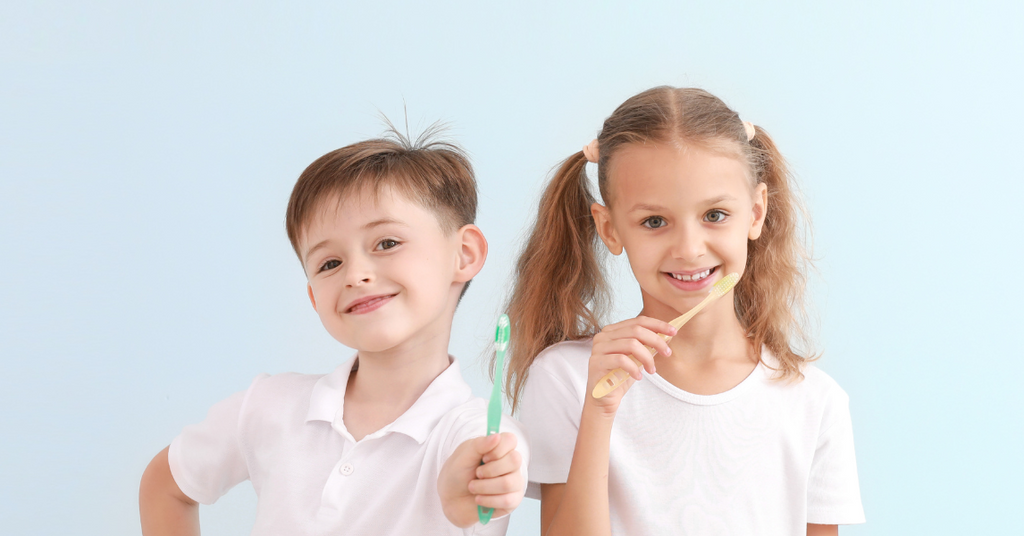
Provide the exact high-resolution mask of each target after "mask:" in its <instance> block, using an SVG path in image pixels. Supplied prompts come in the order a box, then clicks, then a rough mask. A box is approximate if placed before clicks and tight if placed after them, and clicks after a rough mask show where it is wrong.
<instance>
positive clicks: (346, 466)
mask: <svg viewBox="0 0 1024 536" xmlns="http://www.w3.org/2000/svg"><path fill="white" fill-rule="evenodd" d="M355 470H356V468H355V467H353V466H352V464H351V463H343V464H341V467H338V472H339V473H341V474H343V475H345V476H348V475H351V474H352V472H353V471H355Z"/></svg>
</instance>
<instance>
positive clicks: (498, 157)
mask: <svg viewBox="0 0 1024 536" xmlns="http://www.w3.org/2000/svg"><path fill="white" fill-rule="evenodd" d="M144 4H147V3H140V2H120V3H116V2H32V3H31V4H29V3H27V2H22V3H14V2H5V3H4V4H3V6H2V7H0V102H2V105H0V114H2V115H0V304H2V311H3V313H2V315H3V316H2V322H0V358H2V373H0V407H2V414H0V430H2V432H0V442H2V443H0V520H2V521H0V524H2V525H3V532H4V533H7V534H97V535H99V534H104V535H106V534H133V533H138V532H139V525H138V523H139V522H138V506H137V489H138V482H139V477H140V476H141V474H142V471H143V469H144V467H145V466H146V464H147V463H148V461H149V459H150V458H151V457H152V456H153V455H154V454H155V453H156V452H157V451H159V450H160V449H161V448H163V447H164V446H165V445H167V444H168V443H169V442H170V440H171V439H172V438H173V437H174V436H175V435H176V434H177V433H178V431H179V430H180V429H181V428H182V426H184V425H185V424H188V423H191V422H195V421H198V420H200V419H202V418H203V416H204V415H205V412H206V410H207V408H208V407H209V406H210V405H211V404H213V403H214V402H216V401H218V400H220V399H222V398H224V397H226V396H227V395H229V394H230V393H232V392H234V391H237V390H240V389H243V388H245V387H246V386H247V385H248V384H249V381H250V380H251V379H252V378H253V377H254V376H255V375H256V374H258V373H260V372H271V373H274V372H281V371H287V370H296V371H302V372H326V371H329V370H331V369H333V367H334V366H336V365H337V364H338V363H339V362H340V361H342V360H343V359H345V358H347V357H348V356H349V353H350V352H349V351H348V350H347V349H344V348H341V347H339V345H338V344H337V343H335V342H334V341H333V340H332V339H331V338H330V337H329V336H328V335H327V334H326V333H325V331H324V330H323V328H322V327H321V326H320V324H319V322H318V320H317V317H316V316H315V314H314V313H313V311H312V309H311V308H310V306H309V304H308V301H307V299H306V296H305V291H304V278H303V275H302V272H301V270H300V268H299V265H298V262H297V261H296V259H295V258H294V257H293V254H292V252H291V250H290V247H289V244H288V241H287V239H286V237H285V233H284V226H283V220H284V210H285V205H286V202H287V197H288V194H289V192H290V189H291V187H292V185H293V183H294V180H295V178H296V177H297V176H298V174H299V173H300V172H301V171H302V169H303V168H304V167H305V166H306V165H307V164H308V163H310V162H311V161H312V160H313V159H315V158H316V157H318V156H320V155H321V154H323V153H325V152H327V151H328V150H331V149H334V148H337V147H339V146H342V145H345V144H348V143H351V142H354V141H356V140H359V139H362V138H366V137H369V136H373V135H376V134H378V133H380V132H381V130H382V126H381V122H380V120H379V119H378V117H377V113H378V112H377V110H378V109H379V110H381V111H383V112H384V113H386V114H387V115H388V116H390V117H391V118H392V119H395V120H396V121H400V120H401V118H402V104H403V101H404V102H406V103H407V104H408V109H409V117H410V123H411V126H412V128H413V130H414V131H415V130H418V129H422V128H423V127H424V126H426V125H427V124H429V123H430V122H432V121H434V120H438V119H441V120H445V121H450V122H451V123H452V124H453V125H454V128H453V130H452V134H453V135H454V136H455V137H456V138H457V140H458V141H460V142H461V143H462V144H463V145H464V146H465V147H466V148H467V149H468V151H469V152H470V153H471V155H472V158H473V160H474V163H475V165H476V170H477V173H478V177H479V182H480V190H481V204H480V217H479V225H480V227H481V228H482V229H483V230H484V232H485V233H486V235H487V237H488V238H489V240H490V245H491V255H490V258H489V260H488V262H487V266H486V267H485V268H484V270H483V272H482V273H481V274H480V276H479V277H478V278H477V280H476V282H475V283H474V285H473V288H472V289H471V290H470V292H469V294H468V295H467V296H466V299H465V301H464V302H463V305H462V306H461V308H460V310H459V312H458V314H457V316H456V319H455V331H454V340H453V341H452V352H453V353H454V354H456V355H458V356H461V358H462V359H463V361H464V363H465V365H466V370H465V374H466V375H467V377H468V379H469V381H470V382H471V384H472V385H473V387H474V390H475V392H476V393H478V394H484V393H485V392H486V390H487V388H488V385H489V384H488V382H487V381H486V379H485V375H484V373H483V370H484V369H483V367H482V365H481V364H480V363H481V361H480V356H481V354H482V353H483V351H484V349H485V348H486V346H487V343H488V339H489V337H490V334H491V333H493V331H492V329H493V327H492V326H493V321H494V319H495V318H496V316H497V313H498V309H499V307H500V304H501V296H502V295H503V293H504V292H505V290H506V288H507V284H508V281H509V271H510V267H511V263H512V259H513V258H514V254H515V251H516V249H517V247H518V243H519V242H518V241H519V240H520V239H521V237H522V236H523V233H524V231H525V229H526V226H527V223H528V221H529V219H530V218H531V216H532V213H533V211H534V209H535V204H536V200H537V198H538V196H539V191H540V188H541V187H542V184H543V181H544V179H545V176H546V175H547V174H548V172H549V171H550V169H551V167H552V166H554V165H555V164H556V163H557V162H558V161H559V160H561V159H562V158H564V157H566V156H568V155H569V154H570V153H572V152H574V151H576V150H578V149H579V148H580V147H582V146H583V145H584V144H585V143H587V142H588V141H590V140H591V139H592V138H593V137H594V134H595V133H596V131H597V129H598V128H599V127H600V125H601V122H602V121H603V119H604V118H605V117H606V116H607V115H608V114H609V113H611V111H612V110H613V109H614V107H615V106H617V105H618V104H619V103H620V102H621V101H622V100H624V99H625V98H627V97H628V96H630V95H632V94H634V93H636V92H637V91H640V90H642V89H645V88H647V87H650V86H653V85H659V84H672V85H682V86H686V85H696V86H701V87H704V88H706V89H708V90H710V91H712V92H713V93H715V94H717V95H719V96H720V97H722V98H723V99H724V100H725V101H726V102H727V103H729V104H730V105H731V106H733V107H734V108H735V109H736V110H738V111H739V112H740V114H741V115H742V116H743V117H744V118H745V119H748V120H751V121H754V122H755V123H757V124H758V125H762V126H764V127H765V128H767V129H768V130H769V131H770V132H771V134H772V135H773V136H774V138H775V140H776V141H777V143H778V145H779V146H780V147H781V149H782V151H783V153H784V154H785V155H787V157H788V158H789V159H790V161H791V162H792V164H793V168H794V169H795V171H796V173H797V175H798V178H799V180H800V183H801V185H802V187H803V190H804V193H805V196H806V198H807V203H808V206H809V208H810V210H811V213H812V215H813V219H814V238H815V246H816V248H815V254H816V256H817V258H818V259H819V263H818V267H819V272H818V273H817V274H816V275H815V276H814V282H813V285H812V290H813V301H814V303H815V305H816V312H817V314H818V317H819V318H820V319H821V321H820V329H819V330H818V333H819V341H820V343H821V347H822V348H823V349H824V351H825V357H824V358H823V359H822V360H821V361H820V366H821V367H822V368H824V369H825V370H826V371H827V372H828V373H829V374H831V375H832V376H833V377H835V378H836V379H837V380H838V381H839V383H840V384H841V385H842V386H843V387H844V388H845V389H846V391H847V392H848V393H849V394H850V397H851V400H852V401H851V410H852V413H853V419H854V427H855V433H856V440H857V455H858V463H859V468H860V477H861V489H862V495H863V500H864V507H865V510H866V513H867V518H868V524H867V525H864V526H858V527H853V528H848V529H843V530H842V532H843V533H846V534H908V533H914V534H965V533H986V532H1000V531H1004V530H1006V529H1008V528H1010V530H1013V529H1012V527H1013V526H1019V515H1013V512H1019V511H1020V508H1021V506H1020V504H1021V501H1022V499H1024V493H1022V491H1021V490H1022V486H1021V480H1022V478H1024V462H1022V457H1021V452H1024V431H1022V430H1024V415H1022V413H1024V412H1022V408H1024V395H1022V393H1024V389H1021V379H1022V376H1024V365H1022V363H1021V358H1022V353H1024V352H1022V350H1021V348H1022V345H1021V342H1020V337H1019V335H1017V336H1015V335H1014V334H1015V333H1020V330H1019V324H1020V323H1021V321H1022V320H1024V315H1022V314H1021V312H1020V308H1019V307H1020V304H1021V302H1022V299H1024V285H1022V283H1021V278H1020V277H1019V275H1018V273H1017V271H1018V269H1019V268H1020V266H1021V261H1022V244H1024V241H1022V240H1021V238H1020V231H1019V230H1018V229H1019V225H1020V222H1021V201H1022V197H1024V186H1022V180H1024V173H1022V171H1024V163H1022V162H1024V160H1022V158H1021V149H1020V147H1021V144H1022V139H1024V123H1022V116H1024V105H1022V99H1021V95H1024V77H1022V75H1021V74H1020V71H1021V68H1022V67H1024V61H1022V59H1024V54H1022V51H1024V38H1022V35H1024V8H1022V5H1024V4H1022V3H1021V2H1016V1H1005V2H972V3H970V5H966V4H967V3H962V4H965V5H957V4H953V3H944V4H937V3H934V2H908V1H902V2H891V1H875V2H842V3H838V2H833V3H827V5H826V3H812V2H808V3H804V4H792V3H791V4H786V5H771V6H770V5H766V3H765V2H756V1H749V2H716V3H713V5H711V4H712V3H708V4H709V5H705V6H700V5H691V3H687V2H663V3H652V2H623V3H609V2H593V1H592V2H583V3H575V4H573V5H564V6H561V7H553V6H550V5H548V3H547V2H526V3H515V4H513V3H502V4H487V5H485V4H484V3H480V2H464V3H453V4H446V5H437V4H435V3H428V2H408V3H395V2H358V3H357V2H351V3H341V2H327V3H299V4H296V3H287V4H286V3H280V4H270V3H262V2H261V3H251V2H234V3H221V4H220V5H217V6H212V5H208V4H209V3H207V2H193V3H185V2H175V3H168V5H165V6H162V7H161V6H151V5H144ZM371 4H372V5H371ZM618 268H619V276H618V278H617V283H616V286H617V289H618V290H619V300H618V302H617V304H618V306H617V309H616V316H617V317H618V318H624V317H626V316H629V315H633V314H635V312H636V311H637V307H638V304H639V298H638V296H637V295H636V294H637V293H636V290H635V283H634V282H632V280H631V279H630V277H629V275H628V271H626V270H624V269H622V265H621V264H620V265H619V266H618ZM1015 329H1016V330H1017V331H1016V332H1015V331H1014V330H1015ZM765 491H766V493H767V492H770V490H765ZM254 499H255V495H254V494H253V492H252V488H251V486H249V485H248V484H246V485H243V486H239V487H238V488H236V490H234V491H232V492H231V493H230V494H229V495H228V496H226V497H225V498H224V499H222V500H221V502H219V503H218V504H216V505H214V506H213V507H204V508H203V509H202V522H203V529H204V533H205V534H247V533H248V530H249V528H250V527H251V526H252V519H253V513H254V502H255V500H254ZM538 510H539V509H538V506H537V503H536V502H535V501H526V502H524V505H523V506H522V507H521V509H520V510H519V511H518V512H517V513H516V514H514V517H513V522H512V526H513V528H512V530H510V534H518V535H525V534H535V533H536V527H537V523H538V521H537V515H538Z"/></svg>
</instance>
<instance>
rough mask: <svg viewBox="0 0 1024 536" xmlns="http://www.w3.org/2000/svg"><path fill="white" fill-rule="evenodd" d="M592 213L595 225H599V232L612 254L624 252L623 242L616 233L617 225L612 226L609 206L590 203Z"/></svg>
mask: <svg viewBox="0 0 1024 536" xmlns="http://www.w3.org/2000/svg"><path fill="white" fill-rule="evenodd" d="M590 215H591V216H593V217H594V225H596V226H597V234H598V236H600V237H601V241H602V242H604V245H605V247H606V248H608V251H610V252H611V253H612V255H621V254H622V243H621V242H619V238H618V237H617V236H616V235H615V227H613V226H612V214H611V212H609V211H608V207H606V206H604V205H601V204H598V203H594V204H592V205H590Z"/></svg>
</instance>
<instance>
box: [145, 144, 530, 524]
mask: <svg viewBox="0 0 1024 536" xmlns="http://www.w3.org/2000/svg"><path fill="white" fill-rule="evenodd" d="M392 137H393V138H396V139H376V140H368V141H364V142H360V143H356V144H353V145H349V146H347V147H343V148H341V149H338V150H336V151H333V152H331V153H328V154H326V155H324V156H322V157H321V158H319V159H318V160H316V161H315V162H313V163H312V164H311V165H310V166H309V167H308V168H306V170H305V171H304V172H303V173H302V175H301V176H300V177H299V180H298V182H297V183H296V185H295V188H294V190H293V192H292V196H291V199H290V201H289V204H288V212H287V219H286V226H287V230H288V237H289V239H290V240H291V243H292V247H293V248H294V249H295V252H296V254H298V256H299V260H300V261H301V263H302V266H303V269H304V270H305V273H306V277H307V280H308V285H307V292H308V294H309V299H310V302H311V303H312V305H313V308H314V309H315V310H316V312H317V315H318V316H319V317H320V320H321V322H322V323H323V325H324V327H325V328H326V329H327V331H328V333H330V334H331V336H333V337H334V338H335V339H337V340H338V341H339V342H341V343H342V344H344V345H346V346H348V347H351V348H355V349H356V350H357V353H356V355H355V356H354V357H352V358H351V359H350V360H349V361H347V362H346V363H344V364H342V365H341V366H339V367H338V368H337V369H336V370H335V371H334V372H332V373H330V374H326V375H305V374H293V373H286V374H278V375H274V376H268V375H261V376H259V377H257V378H256V379H255V380H254V381H253V383H252V385H251V386H250V387H249V389H248V390H246V391H243V392H240V393H236V394H235V395H233V396H231V397H230V398H228V399H226V400H224V401H222V402H219V403H218V404H216V405H214V406H213V407H212V408H211V409H210V412H209V414H208V415H207V418H206V420H205V421H203V422H202V423H200V424H197V425H193V426H188V427H186V428H185V429H184V430H183V431H182V433H181V435H179V436H178V437H177V438H175V439H174V441H173V442H172V443H171V445H170V446H169V447H168V448H167V449H164V450H163V451H162V452H160V453H159V454H157V455H156V457H155V458H153V461H152V462H151V463H150V464H149V467H148V468H147V469H146V472H145V474H144V475H143V477H142V485H141V488H140V492H139V503H140V511H141V519H142V528H143V532H144V533H145V534H146V535H147V536H149V535H156V534H198V533H199V521H198V519H199V516H198V504H197V503H203V504H210V503H213V502H214V501H216V500H217V498H219V497H220V496H221V495H223V494H224V493H225V492H227V491H228V490H229V489H230V488H232V487H233V486H234V485H236V484H238V483H239V482H241V481H243V480H246V479H249V480H251V481H252V484H253V487H254V488H255V490H256V493H257V495H258V496H259V506H258V510H257V514H256V523H255V526H254V528H253V534H289V535H291V534H314V533H315V534H321V533H324V534H327V533H331V534H402V535H407V534H445V535H449V534H450V535H456V534H459V535H461V534H504V533H505V529H506V527H507V523H508V521H507V518H499V516H503V515H505V514H507V513H509V512H510V511H511V510H513V509H515V507H516V506H518V504H519V502H520V500H521V499H522V496H523V493H524V491H525V482H526V464H527V460H526V458H527V456H528V449H527V447H526V442H525V441H524V440H523V436H522V433H521V432H520V428H519V426H518V423H516V422H515V421H514V420H512V419H511V418H509V417H504V418H503V419H502V429H507V430H509V431H508V432H502V433H501V434H495V435H492V436H488V437H479V436H482V435H483V433H484V432H485V431H486V403H485V402H484V401H483V400H481V399H479V398H474V397H473V396H472V394H471V392H470V388H469V386H468V385H467V384H466V383H465V382H464V381H463V379H462V376H461V373H460V370H459V364H458V362H457V361H455V360H454V359H453V358H450V356H449V355H448V341H449V337H450V334H451V326H452V318H453V316H454V314H455V307H456V305H457V303H458V301H459V299H460V298H461V296H462V294H463V293H464V292H465V289H466V287H467V286H468V285H469V281H470V279H472V278H473V276H475V275H476V274H477V273H478V272H479V271H480V269H481V267H482V266H483V263H484V259H485V258H486V256H487V242H486V240H485V239H484V236H483V234H482V233H481V231H480V229H479V228H477V227H476V226H475V225H473V221H474V219H475V216H476V181H475V179H474V177H473V171H472V168H471V166H470V164H469V162H468V160H467V158H466V157H465V156H464V154H463V153H462V151H461V150H460V149H458V148H457V147H455V146H453V145H450V144H447V143H443V142H429V141H428V142H426V143H420V142H419V141H417V145H418V146H413V145H411V144H410V142H409V141H408V140H406V139H405V138H403V137H402V136H401V135H399V134H397V133H395V132H392ZM499 381H500V378H499ZM517 436H518V437H517ZM481 461H483V462H484V463H483V465H481ZM478 504H480V505H483V506H486V507H494V508H496V510H495V512H494V517H495V519H494V520H492V521H491V522H490V523H489V524H488V525H486V526H483V525H481V524H479V522H478V521H477V505H478Z"/></svg>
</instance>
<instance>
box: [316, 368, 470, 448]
mask: <svg viewBox="0 0 1024 536" xmlns="http://www.w3.org/2000/svg"><path fill="white" fill-rule="evenodd" d="M357 357H358V354H356V355H355V356H352V359H350V360H348V361H346V362H345V363H342V364H341V365H339V366H338V368H336V369H334V371H333V372H331V373H329V374H325V375H324V376H322V377H321V378H320V379H319V380H317V382H316V384H314V385H313V393H312V394H311V395H310V397H309V411H308V412H307V413H306V422H310V421H326V422H329V423H331V425H332V426H333V427H334V429H335V430H337V431H338V432H340V433H342V435H344V436H347V437H348V438H349V439H351V438H352V436H351V435H350V434H349V433H348V430H346V429H345V423H344V421H343V420H342V416H343V415H344V412H345V388H346V387H348V378H349V375H350V374H351V373H352V366H353V365H354V364H355V362H356V358H357ZM448 359H449V360H450V363H449V365H448V368H446V369H444V371H443V372H442V373H441V374H439V375H438V376H437V377H436V378H434V381H432V382H430V385H428V386H427V389H426V390H425V391H423V394H421V395H420V397H419V398H417V399H416V402H413V404H412V406H411V407H410V408H409V409H407V410H405V413H403V414H401V415H400V416H399V417H398V418H397V419H395V421H394V422H392V423H391V424H388V425H387V426H384V427H383V428H381V429H380V430H377V431H376V432H374V433H372V434H369V435H367V436H366V437H367V438H375V437H380V436H382V435H384V434H387V433H389V432H398V433H401V434H405V435H407V436H409V437H411V438H413V439H415V440H416V442H417V443H420V444H422V443H423V442H424V441H426V439H427V436H428V435H429V434H430V431H431V430H433V429H434V426H436V425H437V423H438V422H439V421H440V420H441V417H443V416H444V415H445V413H448V411H450V410H451V409H452V408H454V407H456V406H458V405H459V404H462V403H464V402H466V401H467V400H469V399H470V398H472V397H473V392H472V389H470V387H469V384H467V383H466V381H465V380H463V379H462V371H461V369H460V368H459V361H458V360H457V359H455V358H454V357H452V356H450V355H449V356H448Z"/></svg>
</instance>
